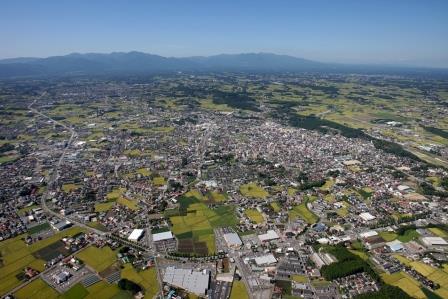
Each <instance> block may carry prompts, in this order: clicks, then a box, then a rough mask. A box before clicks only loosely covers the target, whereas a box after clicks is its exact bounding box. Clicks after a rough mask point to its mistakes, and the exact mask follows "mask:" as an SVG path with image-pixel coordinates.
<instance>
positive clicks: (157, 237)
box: [152, 231, 173, 242]
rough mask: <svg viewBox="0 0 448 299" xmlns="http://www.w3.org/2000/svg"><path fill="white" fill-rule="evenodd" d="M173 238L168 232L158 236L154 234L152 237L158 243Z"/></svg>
mask: <svg viewBox="0 0 448 299" xmlns="http://www.w3.org/2000/svg"><path fill="white" fill-rule="evenodd" d="M172 238H173V234H172V233H171V231H167V232H163V233H158V234H153V235H152V240H153V241H154V242H157V241H163V240H169V239H172Z"/></svg>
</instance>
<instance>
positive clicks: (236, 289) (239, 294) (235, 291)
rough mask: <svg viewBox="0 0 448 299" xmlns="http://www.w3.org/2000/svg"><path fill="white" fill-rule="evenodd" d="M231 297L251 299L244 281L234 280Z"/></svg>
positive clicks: (231, 298)
mask: <svg viewBox="0 0 448 299" xmlns="http://www.w3.org/2000/svg"><path fill="white" fill-rule="evenodd" d="M230 299H249V295H248V294H247V289H246V286H245V285H244V283H243V282H242V281H238V280H234V281H233V284H232V291H231V292H230Z"/></svg>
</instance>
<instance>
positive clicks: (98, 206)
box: [95, 201, 115, 212]
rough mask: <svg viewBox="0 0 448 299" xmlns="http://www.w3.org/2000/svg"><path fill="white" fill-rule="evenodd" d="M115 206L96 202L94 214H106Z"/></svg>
mask: <svg viewBox="0 0 448 299" xmlns="http://www.w3.org/2000/svg"><path fill="white" fill-rule="evenodd" d="M114 205H115V202H113V201H108V202H98V203H96V204H95V212H106V211H109V210H110V209H112V207H113V206H114Z"/></svg>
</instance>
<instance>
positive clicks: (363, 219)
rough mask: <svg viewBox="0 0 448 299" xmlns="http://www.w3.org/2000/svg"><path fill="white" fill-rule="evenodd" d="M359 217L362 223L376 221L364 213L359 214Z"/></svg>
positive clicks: (373, 217) (370, 215)
mask: <svg viewBox="0 0 448 299" xmlns="http://www.w3.org/2000/svg"><path fill="white" fill-rule="evenodd" d="M359 217H360V218H361V219H362V221H364V222H369V221H373V220H375V219H376V217H375V216H373V215H372V214H370V213H368V212H365V213H361V214H359Z"/></svg>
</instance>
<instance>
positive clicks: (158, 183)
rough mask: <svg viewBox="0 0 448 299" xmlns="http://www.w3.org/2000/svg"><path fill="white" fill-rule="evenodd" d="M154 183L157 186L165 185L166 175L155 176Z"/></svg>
mask: <svg viewBox="0 0 448 299" xmlns="http://www.w3.org/2000/svg"><path fill="white" fill-rule="evenodd" d="M152 183H153V184H154V185H155V186H164V185H165V184H166V180H165V178H164V177H161V176H157V177H155V178H153V179H152Z"/></svg>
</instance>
